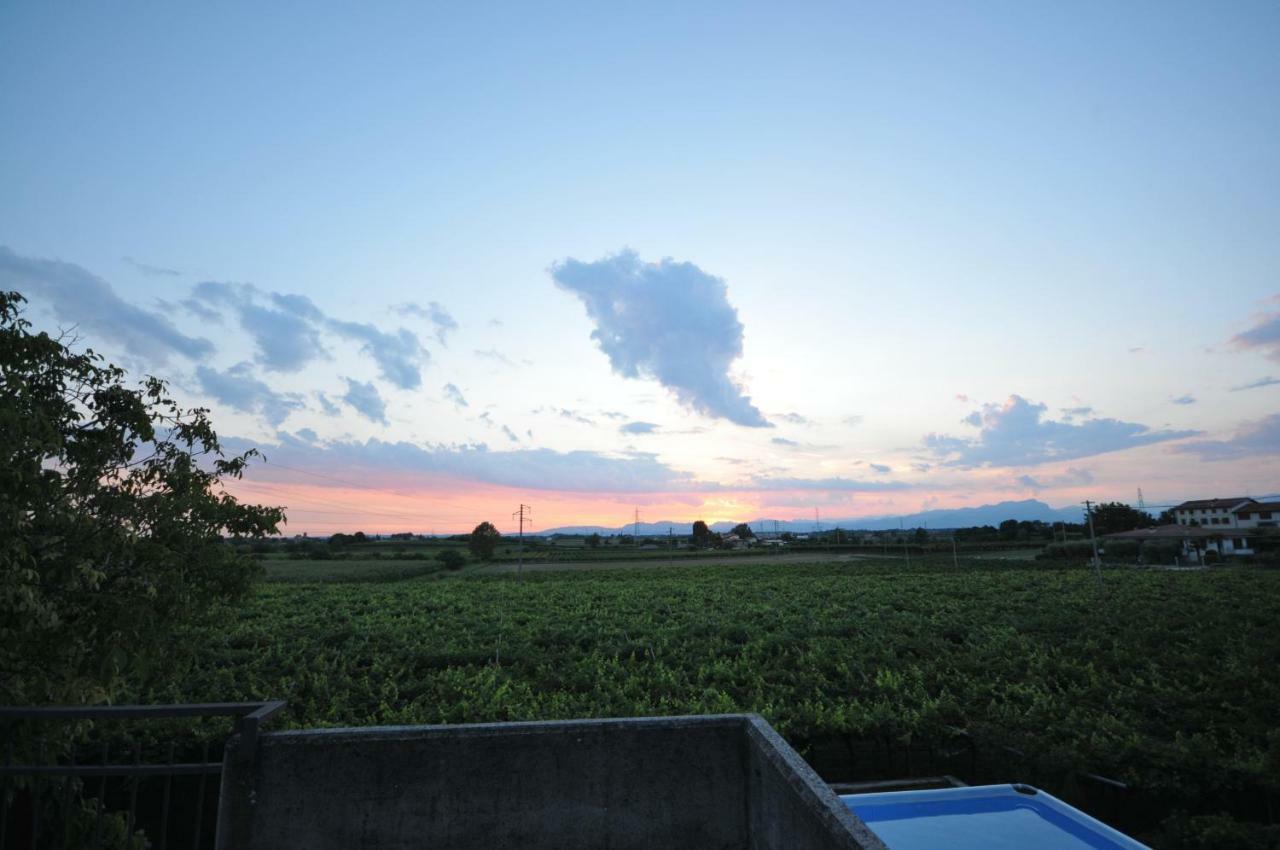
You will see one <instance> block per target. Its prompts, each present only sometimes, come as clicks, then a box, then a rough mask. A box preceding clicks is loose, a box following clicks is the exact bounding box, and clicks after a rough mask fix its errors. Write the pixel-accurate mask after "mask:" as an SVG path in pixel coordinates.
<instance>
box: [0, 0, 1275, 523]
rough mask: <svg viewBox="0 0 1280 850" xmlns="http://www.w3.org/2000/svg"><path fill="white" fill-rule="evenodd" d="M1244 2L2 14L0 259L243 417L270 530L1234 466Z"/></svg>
mask: <svg viewBox="0 0 1280 850" xmlns="http://www.w3.org/2000/svg"><path fill="white" fill-rule="evenodd" d="M1278 37H1280V7H1278V6H1277V5H1276V4H1274V3H1247V2H1238V3H1231V4H1210V3H1149V4H1148V3H1126V4H1109V3H1075V4H1055V5H1051V4H1046V3H981V4H969V5H966V6H964V7H961V5H960V4H949V3H946V4H944V3H938V4H892V5H889V4H876V5H872V4H840V5H828V6H823V5H817V4H806V5H801V6H788V7H785V8H784V7H783V6H781V5H770V6H765V5H748V4H723V5H712V4H700V5H699V6H698V7H697V8H696V9H692V10H691V9H690V8H688V4H669V5H662V4H643V5H640V4H637V5H635V6H632V7H628V8H612V7H607V6H604V5H601V4H589V5H588V4H583V5H579V6H571V5H564V4H562V5H555V6H541V7H538V8H534V7H532V6H529V5H526V4H509V5H499V4H493V5H486V6H477V7H476V8H474V9H469V10H458V9H445V8H435V9H428V8H424V7H421V6H418V5H407V4H406V5H403V6H393V5H389V4H388V5H383V6H379V7H377V8H376V9H352V8H349V7H340V6H336V5H335V6H325V5H323V4H308V5H305V6H303V5H292V6H285V5H281V6H276V7H273V8H271V9H266V10H264V9H262V8H257V7H254V6H250V5H247V4H244V5H230V4H228V5H225V6H222V7H220V8H218V9H200V10H195V11H192V10H178V9H173V8H155V7H146V6H143V5H133V4H118V5H112V6H110V7H107V6H99V7H54V6H51V5H36V4H29V5H17V4H10V5H7V6H5V7H3V8H0V122H2V123H3V126H4V127H5V132H4V133H2V134H0V186H3V191H0V245H3V246H5V248H6V249H7V250H8V252H9V253H8V255H0V259H4V258H5V257H6V256H7V257H8V259H7V260H6V261H5V262H0V284H3V285H5V286H9V287H13V288H18V289H20V290H23V291H24V292H27V293H28V294H29V296H30V298H31V300H32V315H33V318H36V319H37V320H38V324H42V325H43V326H48V327H53V326H54V325H56V324H57V323H62V324H69V323H77V324H79V325H80V327H81V330H82V333H83V335H84V336H85V337H86V342H87V343H88V344H91V345H93V346H94V347H95V348H98V349H101V350H103V351H105V352H107V353H108V354H111V355H112V356H113V357H114V358H116V359H119V360H121V361H122V362H125V363H126V364H127V365H129V366H130V367H131V368H133V369H136V370H139V371H151V372H157V373H159V374H163V375H165V376H167V377H169V378H171V379H172V380H173V381H174V383H175V385H176V386H178V388H179V390H180V391H181V392H182V393H184V394H185V395H184V397H185V398H187V399H188V400H190V401H191V402H192V403H201V404H208V405H209V406H211V407H213V409H214V411H215V414H216V416H217V422H218V424H219V426H220V428H221V430H222V431H223V432H224V433H227V434H229V435H232V436H234V437H236V438H237V439H241V440H244V441H246V442H247V443H254V444H259V445H264V446H270V447H277V451H276V457H277V458H279V457H286V456H287V457H288V459H289V460H291V461H292V463H287V464H286V465H288V466H290V467H293V468H294V469H297V470H303V471H302V472H296V473H292V474H288V473H286V472H285V471H284V470H283V469H276V470H273V471H270V472H268V471H266V470H263V471H262V472H261V473H260V476H259V478H260V479H261V481H262V487H263V488H266V487H268V486H272V487H276V488H281V489H279V490H278V492H280V493H283V494H284V495H285V496H287V497H288V499H289V500H290V501H291V503H293V504H295V505H298V506H303V507H302V508H301V509H299V510H295V511H294V518H293V520H291V528H294V529H295V530H304V529H306V528H309V527H314V528H315V529H316V530H325V523H334V522H337V521H338V519H337V518H335V516H334V514H333V513H324V514H322V513H321V512H320V507H319V506H321V505H327V506H328V507H330V508H333V509H334V510H335V511H336V510H338V509H339V505H341V504H348V503H350V500H352V499H356V500H359V499H361V498H363V497H362V496H361V494H360V493H359V492H358V491H359V490H360V488H362V487H363V488H368V489H370V490H371V491H373V490H376V492H377V493H378V494H379V498H382V499H385V500H386V505H387V507H386V510H387V511H388V513H387V514H386V516H385V518H384V519H385V523H386V524H394V522H395V521H397V520H399V519H403V518H404V517H401V516H398V515H397V514H396V513H395V512H403V513H405V515H406V516H408V515H415V516H416V515H417V512H418V509H417V508H416V507H414V505H417V504H419V502H417V501H414V500H420V499H424V498H427V495H430V496H431V497H432V498H437V499H438V501H437V502H432V503H430V504H432V505H438V506H440V507H432V508H431V509H430V510H431V511H435V512H436V513H433V514H432V518H433V519H435V518H437V515H438V519H439V522H440V523H442V524H449V523H456V524H465V523H466V521H467V516H469V515H470V514H471V513H474V512H475V511H478V510H483V509H485V508H484V506H486V505H488V504H490V503H492V504H493V505H494V506H495V507H494V508H493V509H492V510H490V511H489V512H490V513H494V512H496V511H497V506H498V505H505V503H506V501H510V500H511V499H512V498H516V500H517V501H519V496H520V494H521V493H526V492H529V493H530V495H529V496H528V498H525V501H529V500H530V499H535V498H540V499H541V500H542V502H543V503H544V504H547V505H551V506H554V507H552V508H549V511H550V513H551V514H552V515H554V516H556V517H561V516H563V517H566V518H567V517H575V518H578V517H581V518H595V519H604V518H607V517H608V516H611V515H612V513H614V512H620V513H622V514H624V515H625V513H626V512H627V506H629V505H631V504H632V503H633V502H636V501H640V500H641V499H642V498H643V499H647V500H648V501H647V504H650V505H652V506H653V510H654V511H660V512H663V513H666V514H669V515H670V516H669V517H668V518H693V517H695V516H698V515H703V516H705V517H706V518H717V519H718V518H733V517H739V518H750V516H748V515H755V512H763V513H767V514H769V515H779V516H781V515H791V514H807V512H809V511H810V510H811V507H812V506H821V507H822V509H823V511H824V513H825V512H831V513H832V514H833V515H834V514H840V515H847V516H856V515H864V514H873V513H885V512H891V511H899V510H915V509H918V508H920V507H924V506H933V505H950V504H965V503H972V502H974V501H984V500H991V499H994V498H1011V497H1024V496H1028V495H1036V496H1039V497H1040V498H1044V499H1046V500H1047V501H1050V502H1052V503H1054V504H1064V503H1068V502H1072V501H1077V500H1078V499H1080V498H1086V497H1089V498H1130V497H1132V495H1133V493H1134V492H1135V490H1136V488H1137V487H1138V486H1143V487H1144V489H1145V491H1146V492H1147V494H1148V495H1149V496H1152V495H1153V494H1154V495H1155V497H1156V498H1159V499H1165V500H1173V499H1177V498H1181V497H1183V496H1192V495H1213V494H1214V493H1219V494H1225V493H1227V491H1232V492H1250V491H1252V492H1271V491H1275V490H1277V489H1280V457H1278V456H1280V420H1277V419H1275V418H1274V417H1276V416H1277V411H1278V410H1280V403H1278V402H1280V382H1277V383H1270V384H1269V383H1267V381H1268V379H1271V380H1274V379H1275V377H1276V376H1280V360H1278V359H1277V358H1280V342H1277V340H1278V339H1280V331H1277V328H1278V327H1280V324H1277V321H1278V320H1277V319H1276V318H1275V317H1276V315H1277V312H1278V311H1280V302H1277V301H1275V300H1274V299H1275V297H1276V296H1277V293H1280V274H1278V273H1280V239H1276V238H1275V234H1276V233H1280V145H1278V144H1276V140H1277V139H1278V138H1280V98H1277V97H1276V95H1275V93H1276V92H1277V91H1280V58H1278V56H1277V51H1276V50H1275V49H1274V46H1275V44H1276V43H1277V39H1278ZM627 258H630V259H627ZM667 258H670V262H669V263H664V262H663V261H664V260H665V259H667ZM53 261H56V263H61V264H63V265H57V264H56V263H53V264H51V263H52V262H53ZM72 267H74V269H73V268H72ZM573 269H579V270H583V271H582V275H581V276H579V277H578V278H576V279H575V280H573V281H566V270H573ZM568 276H569V277H572V274H569V275H568ZM51 280H56V281H57V284H56V285H55V284H54V283H51V282H50V281H51ZM90 281H92V282H90ZM210 285H216V286H221V287H223V289H222V290H221V291H222V292H223V293H224V295H222V296H215V295H211V294H210V293H211V292H213V291H214V290H213V289H211V288H210ZM103 287H105V288H106V289H105V290H104V289H103ZM202 287H203V288H202ZM90 290H92V291H93V292H95V293H97V294H96V295H95V296H94V297H89V295H88V294H86V293H88V292H89V291H90ZM104 291H105V292H108V293H110V295H111V298H106V296H104V295H103V294H102V293H103V292H104ZM201 293H203V297H202V296H201ZM225 293H231V294H225ZM113 299H114V300H113ZM304 302H305V303H304ZM184 305H185V306H184ZM406 305H412V306H406ZM432 305H434V307H433V306H432ZM673 305H678V309H677V307H676V306H673ZM615 307H616V308H617V309H614V308H615ZM148 317H150V318H148ZM445 320H447V322H446V321H445ZM122 323H123V324H122ZM448 323H452V324H451V325H450V324H448ZM175 334H176V335H177V336H174V335H175ZM593 334H595V336H593ZM202 340H204V341H207V343H205V342H201V341H202ZM1250 384H1256V385H1257V386H1254V387H1252V388H1249V389H1235V388H1237V387H1245V386H1247V385H1250ZM449 387H452V388H453V389H452V391H450V390H449V389H448V388H449ZM958 397H962V398H963V400H961V399H960V398H958ZM460 401H463V402H465V404H463V403H459V402H460ZM1178 402H1181V403H1178ZM751 410H754V411H755V412H756V413H755V415H753V414H752V413H751V412H750V411H751ZM333 411H337V412H336V413H334V412H333ZM637 423H639V424H637ZM646 426H651V427H646ZM300 433H303V434H304V436H303V437H302V438H299V437H298V436H297V435H298V434H300ZM307 435H309V437H310V438H309V439H308V436H307ZM290 440H292V441H293V442H292V443H290V442H289V441H290ZM478 445H484V446H485V447H486V450H487V451H488V453H489V455H496V456H497V459H496V460H495V458H494V457H491V456H485V457H478V455H476V454H475V447H476V446H478ZM384 446H401V447H403V448H402V449H401V450H402V451H403V452H405V453H407V454H406V455H405V457H411V458H414V459H417V460H420V459H421V458H428V459H429V461H423V464H424V465H423V466H422V467H421V468H417V467H415V466H414V464H415V463H417V460H414V461H413V462H407V461H404V459H403V458H402V459H401V460H400V461H396V460H391V459H389V457H388V455H387V454H386V452H384V451H382V447H384ZM356 447H361V450H362V451H363V454H361V451H358V450H357V448H356ZM339 460H340V461H341V463H343V464H345V466H344V469H345V470H346V471H347V472H346V474H340V475H339V477H341V478H343V480H344V481H345V482H346V484H345V485H344V486H345V487H346V488H347V489H343V488H340V487H338V486H337V485H336V484H335V485H334V486H333V487H332V488H330V489H331V490H332V492H325V491H323V488H324V487H325V486H326V483H325V479H322V478H318V477H316V475H317V474H321V473H320V472H319V471H320V470H325V469H327V470H329V471H330V473H332V472H333V470H334V468H335V467H334V464H335V463H338V462H339ZM593 464H594V466H593ZM504 468H505V469H510V470H513V471H512V473H511V474H510V475H508V476H507V477H506V478H504V477H503V474H502V472H501V470H502V469H504ZM409 469H416V471H414V472H412V473H410V472H408V471H406V470H409ZM520 469H535V470H537V471H536V472H534V473H530V474H528V475H524V474H523V473H522V474H517V473H516V472H514V470H520ZM495 470H496V471H495ZM881 470H885V471H883V472H882V471H881ZM325 474H328V473H325ZM388 476H391V477H393V478H395V482H394V485H393V484H390V483H388V482H389V480H390V478H388ZM575 476H576V477H575ZM610 481H614V482H617V483H616V484H614V485H610V483H609V482H610ZM539 482H542V483H543V484H544V485H545V486H543V487H541V488H539V487H533V486H532V485H535V484H538V483H539ZM778 482H787V483H789V484H792V485H795V486H792V487H791V488H790V489H787V488H783V487H779V486H777V485H778ZM329 483H332V482H329ZM1031 484H1034V485H1036V486H1034V487H1032V486H1030V485H1031ZM357 485H358V486H357ZM552 485H554V486H552ZM611 487H612V488H613V489H611ZM290 488H292V489H290ZM308 488H309V489H308ZM644 488H650V489H647V490H645V489H644ZM464 491H465V494H466V496H465V498H462V497H461V496H459V497H457V498H455V499H454V502H458V503H463V502H465V503H466V505H467V508H466V509H465V510H463V509H461V508H458V509H456V511H455V513H456V516H455V513H449V512H448V511H446V510H445V506H446V503H448V499H446V497H445V495H444V494H446V493H455V494H457V493H460V492H464ZM517 491H518V492H517ZM269 492H270V491H267V490H265V489H264V490H263V491H262V495H263V496H264V498H265V496H266V495H268V494H269ZM424 494H427V495H424ZM366 495H368V494H366ZM393 496H395V497H396V499H399V501H396V499H393ZM306 499H314V500H315V501H314V502H308V501H306ZM468 500H470V501H468ZM486 500H488V501H486ZM306 506H311V507H313V508H314V513H313V514H311V515H308V514H306V513H305V507H306ZM450 510H453V509H450ZM676 514H679V516H676ZM504 515H505V514H504ZM654 518H658V517H656V516H655V517H654ZM366 519H368V520H370V522H372V520H373V519H374V518H373V517H366ZM368 524H370V523H366V525H368Z"/></svg>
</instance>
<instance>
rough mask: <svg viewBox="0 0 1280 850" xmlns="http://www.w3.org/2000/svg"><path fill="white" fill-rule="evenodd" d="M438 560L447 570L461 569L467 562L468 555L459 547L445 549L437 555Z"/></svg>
mask: <svg viewBox="0 0 1280 850" xmlns="http://www.w3.org/2000/svg"><path fill="white" fill-rule="evenodd" d="M436 560H437V561H439V562H440V564H441V566H443V567H444V568H445V569H446V570H460V569H462V565H463V564H465V563H466V562H467V559H466V556H464V555H463V554H462V553H461V552H459V551H458V550H457V549H445V550H444V551H443V552H441V553H440V554H438V555H436Z"/></svg>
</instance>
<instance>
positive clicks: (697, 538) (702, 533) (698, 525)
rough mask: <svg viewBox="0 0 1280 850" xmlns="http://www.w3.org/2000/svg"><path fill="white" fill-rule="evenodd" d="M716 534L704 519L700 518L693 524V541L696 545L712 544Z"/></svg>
mask: <svg viewBox="0 0 1280 850" xmlns="http://www.w3.org/2000/svg"><path fill="white" fill-rule="evenodd" d="M714 539H715V537H714V535H713V534H712V533H711V529H710V528H708V527H707V524H706V523H705V522H703V521H702V520H698V521H697V522H695V523H694V524H693V543H694V545H695V546H710V545H711V544H712V543H713V542H714Z"/></svg>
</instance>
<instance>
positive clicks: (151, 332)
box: [0, 246, 214, 364]
mask: <svg viewBox="0 0 1280 850" xmlns="http://www.w3.org/2000/svg"><path fill="white" fill-rule="evenodd" d="M0 289H16V290H17V291H19V292H21V293H22V294H23V295H25V296H27V297H28V298H31V299H32V302H33V303H40V304H43V305H45V306H47V307H49V308H50V309H52V311H53V314H54V316H56V317H57V318H58V319H59V320H60V321H63V322H67V323H69V324H74V325H77V326H79V327H80V328H82V329H83V330H84V331H85V332H86V333H88V334H92V335H93V336H95V337H99V338H101V339H104V340H109V341H111V342H113V343H116V344H117V345H119V346H121V347H122V348H123V349H124V351H125V352H126V353H128V354H130V355H133V356H134V357H138V358H140V359H144V360H146V361H147V362H148V363H156V364H164V363H167V362H168V361H169V358H170V357H171V356H172V355H174V354H178V355H181V356H183V357H187V358H190V359H192V360H197V359H200V358H203V357H208V356H210V355H211V354H213V352H214V347H213V343H212V342H210V341H209V340H207V339H202V338H199V337H190V336H187V335H186V334H184V333H182V332H181V331H179V330H178V329H177V328H176V327H174V325H173V323H172V322H170V321H169V320H168V319H167V318H165V317H164V316H161V315H160V314H158V313H152V312H150V311H148V310H143V309H140V308H138V307H135V306H133V305H132V304H129V303H128V302H126V301H123V300H121V298H120V297H119V296H117V295H116V294H115V291H114V290H113V289H112V288H111V285H110V284H108V283H107V282H106V281H104V280H103V279H102V278H100V277H97V276H96V275H94V274H91V273H90V272H88V271H86V270H85V269H83V268H81V267H80V266H77V265H74V264H72V263H64V262H61V261H58V260H38V259H31V258H28V257H20V256H18V255H17V254H15V253H14V252H13V251H11V250H9V249H8V248H6V247H4V246H0ZM95 341H96V340H95Z"/></svg>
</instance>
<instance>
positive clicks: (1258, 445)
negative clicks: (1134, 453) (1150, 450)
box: [1174, 413, 1280, 461]
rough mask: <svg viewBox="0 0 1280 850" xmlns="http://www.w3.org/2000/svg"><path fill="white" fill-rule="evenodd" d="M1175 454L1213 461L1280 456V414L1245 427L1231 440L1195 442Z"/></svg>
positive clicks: (1185, 445)
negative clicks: (1190, 455) (1195, 456)
mask: <svg viewBox="0 0 1280 850" xmlns="http://www.w3.org/2000/svg"><path fill="white" fill-rule="evenodd" d="M1174 451H1177V452H1182V453H1184V454H1193V455H1198V456H1199V458H1200V459H1201V460H1209V461H1213V460H1235V459H1237V458H1242V457H1258V456H1262V455H1280V413H1273V414H1271V415H1270V416H1265V417H1263V418H1262V419H1257V420H1254V421H1252V422H1246V423H1244V424H1242V425H1241V426H1240V427H1239V428H1237V429H1236V433H1235V435H1234V436H1232V437H1230V438H1229V439H1226V440H1193V441H1191V442H1188V443H1183V444H1182V445H1180V446H1174Z"/></svg>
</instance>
